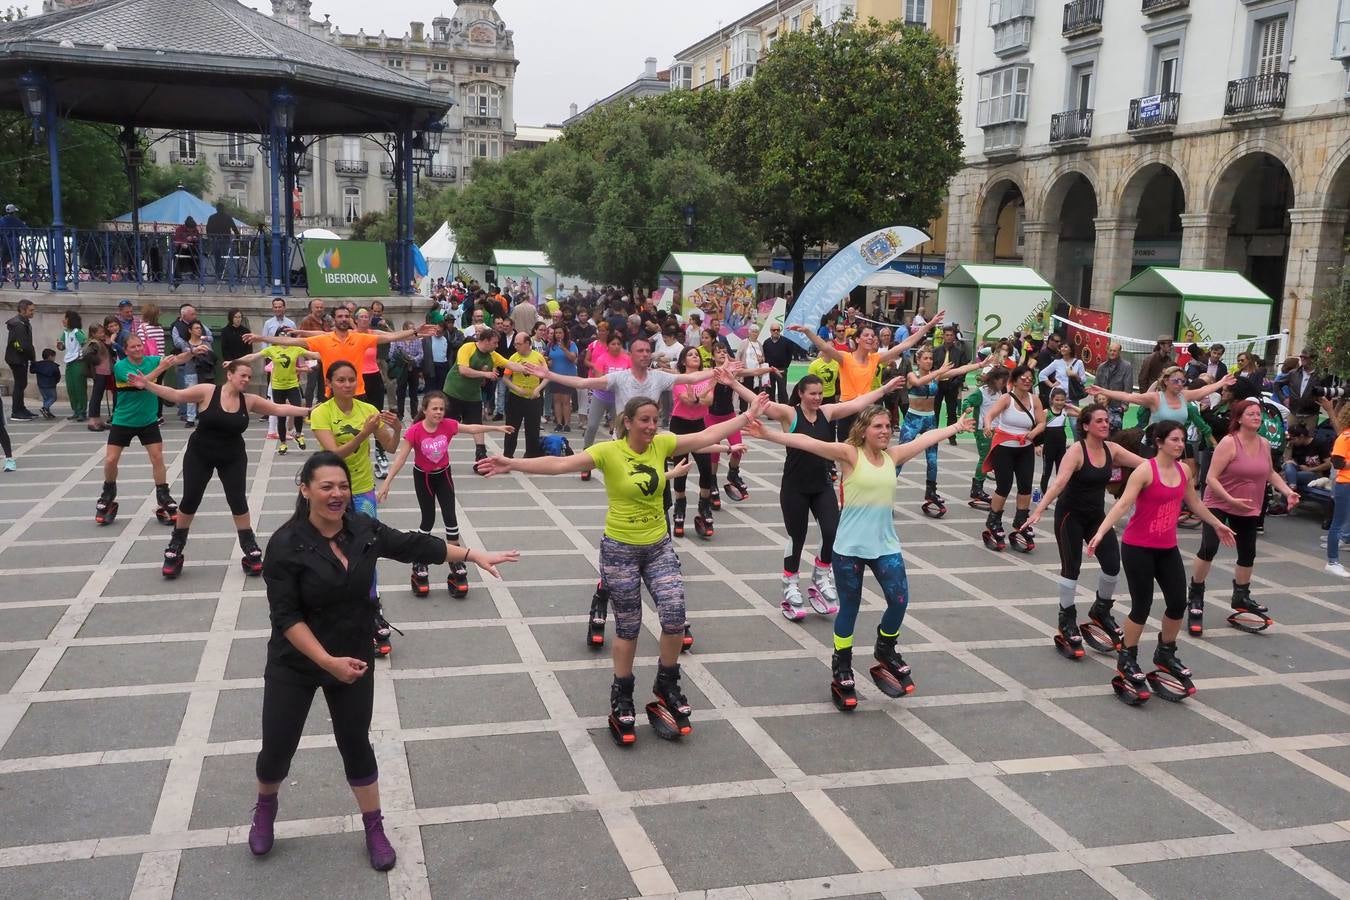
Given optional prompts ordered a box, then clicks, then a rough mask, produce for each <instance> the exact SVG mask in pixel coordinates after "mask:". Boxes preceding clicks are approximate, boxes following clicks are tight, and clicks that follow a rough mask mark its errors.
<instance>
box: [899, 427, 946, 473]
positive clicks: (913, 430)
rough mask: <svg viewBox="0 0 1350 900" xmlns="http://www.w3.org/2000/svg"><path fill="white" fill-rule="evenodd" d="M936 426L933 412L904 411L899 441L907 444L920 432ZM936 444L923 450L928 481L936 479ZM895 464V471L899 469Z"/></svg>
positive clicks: (925, 431) (930, 429) (923, 432)
mask: <svg viewBox="0 0 1350 900" xmlns="http://www.w3.org/2000/svg"><path fill="white" fill-rule="evenodd" d="M936 427H937V416H936V415H935V414H933V413H914V412H907V413H905V422H904V424H903V425H901V426H900V443H902V444H908V443H909V442H910V441H912V440H914V439H915V438H916V437H918V436H919V435H921V434H925V433H927V432H929V431H932V430H933V429H934V428H936ZM937 453H938V448H937V444H934V445H933V446H931V447H929V448H928V449H927V450H925V451H923V458H924V460H925V461H926V462H927V463H928V473H927V478H928V480H929V481H937ZM900 468H901V467H900V466H896V471H897V472H898V471H899V470H900Z"/></svg>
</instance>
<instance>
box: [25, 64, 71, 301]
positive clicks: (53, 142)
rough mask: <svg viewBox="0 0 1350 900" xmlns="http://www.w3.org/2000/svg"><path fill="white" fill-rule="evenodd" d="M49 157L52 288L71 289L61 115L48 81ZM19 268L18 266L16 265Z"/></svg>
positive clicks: (46, 111) (54, 91)
mask: <svg viewBox="0 0 1350 900" xmlns="http://www.w3.org/2000/svg"><path fill="white" fill-rule="evenodd" d="M45 113H46V116H47V123H46V127H47V157H48V159H49V160H50V162H51V167H52V271H53V274H54V275H55V279H54V281H53V283H52V288H53V289H54V290H58V291H64V290H68V289H69V285H67V283H66V223H65V217H64V216H63V215H62V213H61V141H60V137H61V135H60V127H61V117H60V116H58V115H57V112H56V89H55V88H53V87H52V85H51V82H48V83H47V108H46V110H45ZM15 268H16V270H17V266H16V267H15Z"/></svg>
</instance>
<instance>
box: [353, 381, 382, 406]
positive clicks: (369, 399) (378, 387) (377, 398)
mask: <svg viewBox="0 0 1350 900" xmlns="http://www.w3.org/2000/svg"><path fill="white" fill-rule="evenodd" d="M361 382H362V384H364V385H365V388H366V392H365V393H364V394H362V395H361V396H360V397H359V398H357V399H359V400H364V401H365V402H366V403H369V404H370V405H371V406H373V407H375V408H376V409H384V376H383V375H381V374H380V373H379V372H371V373H370V374H366V373H364V372H363V373H362V374H361Z"/></svg>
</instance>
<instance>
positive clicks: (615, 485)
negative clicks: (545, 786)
mask: <svg viewBox="0 0 1350 900" xmlns="http://www.w3.org/2000/svg"><path fill="white" fill-rule="evenodd" d="M767 404H768V398H767V397H765V396H764V395H760V396H759V398H757V399H756V401H755V403H754V404H753V405H752V406H751V407H750V409H749V410H748V411H747V412H745V413H742V414H741V415H739V416H735V417H733V418H731V419H728V420H727V421H725V422H721V423H719V424H717V425H714V426H713V427H711V428H708V429H705V430H703V431H696V432H694V433H692V434H680V435H675V434H670V433H668V432H661V431H659V430H658V423H659V422H660V414H659V412H658V410H657V404H656V401H655V400H653V399H650V398H648V397H635V398H633V399H632V400H630V401H628V404H627V405H626V406H624V408H623V411H622V413H621V414H620V415H619V416H618V421H617V423H616V432H617V433H618V435H619V439H618V440H614V441H603V442H600V443H596V444H592V445H591V446H589V447H587V448H586V449H585V450H583V451H581V452H580V453H577V454H575V455H573V456H542V457H539V458H536V459H511V458H509V457H506V456H490V457H488V458H487V459H484V460H481V461H479V462H478V463H477V465H476V466H475V468H477V470H478V473H479V474H480V475H487V476H493V475H505V474H507V473H508V472H521V473H523V474H526V475H567V474H571V473H574V472H590V470H591V469H599V470H600V472H601V474H602V475H604V476H605V493H606V495H608V497H609V511H608V512H607V513H606V514H605V534H604V537H603V538H601V540H600V580H601V583H602V584H603V585H604V586H605V589H606V590H607V591H608V593H609V599H610V602H611V603H612V604H613V606H614V633H615V639H614V650H613V658H614V684H613V685H612V686H611V688H610V715H609V727H610V732H611V734H612V736H613V737H614V740H615V741H616V742H617V743H619V744H620V745H621V746H626V745H631V744H632V743H633V742H634V741H636V740H637V735H636V733H635V732H634V730H633V726H634V721H635V715H634V707H633V658H634V657H635V656H636V655H637V637H638V631H639V630H640V628H641V627H642V596H641V586H642V584H643V583H644V582H645V583H646V585H647V590H648V591H649V592H650V593H651V595H652V599H653V600H654V601H655V603H656V612H657V615H658V616H659V617H660V619H661V655H660V662H659V664H658V666H657V674H656V685H655V686H654V687H653V689H652V692H653V693H654V694H655V695H656V699H655V700H654V701H653V702H652V703H649V704H647V715H648V718H649V719H650V720H651V723H652V727H653V728H654V729H655V730H656V732H657V734H658V735H660V736H661V737H664V738H674V737H678V736H679V735H682V734H688V733H689V732H690V730H691V727H690V725H689V712H690V710H689V702H688V701H687V700H686V699H685V697H684V694H683V693H682V692H681V691H680V665H679V658H680V650H681V648H682V644H683V639H684V624H685V605H684V579H683V577H682V576H681V575H680V560H679V557H677V556H676V555H675V544H674V541H673V540H672V539H671V537H670V535H669V534H667V532H666V512H665V507H664V503H663V500H664V497H665V488H666V463H667V461H668V460H670V459H672V458H674V457H677V456H682V455H684V454H687V453H694V452H696V451H699V450H702V449H704V448H705V447H710V446H712V445H713V444H716V443H719V442H720V441H722V440H725V439H726V438H728V437H730V436H731V435H732V434H733V433H734V432H736V431H737V430H739V429H741V428H743V427H744V426H745V424H746V422H747V421H749V420H750V419H753V418H757V417H758V416H759V415H760V414H761V413H762V412H763V411H764V408H765V406H767Z"/></svg>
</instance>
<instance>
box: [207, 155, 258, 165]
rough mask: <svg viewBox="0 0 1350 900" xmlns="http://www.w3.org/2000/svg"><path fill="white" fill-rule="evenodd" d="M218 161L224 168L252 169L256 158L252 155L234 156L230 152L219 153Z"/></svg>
mask: <svg viewBox="0 0 1350 900" xmlns="http://www.w3.org/2000/svg"><path fill="white" fill-rule="evenodd" d="M216 162H217V164H219V165H220V167H221V168H222V169H251V168H253V162H254V158H253V157H252V156H234V155H232V154H229V153H217V154H216Z"/></svg>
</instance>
